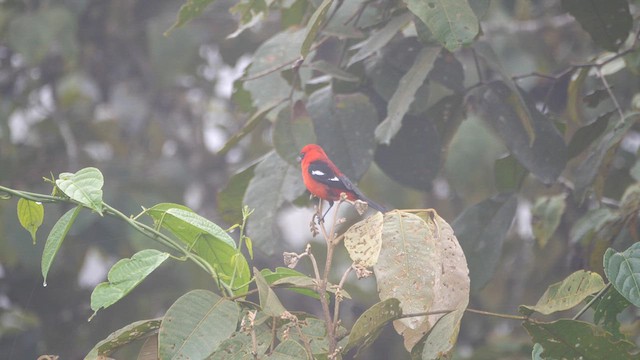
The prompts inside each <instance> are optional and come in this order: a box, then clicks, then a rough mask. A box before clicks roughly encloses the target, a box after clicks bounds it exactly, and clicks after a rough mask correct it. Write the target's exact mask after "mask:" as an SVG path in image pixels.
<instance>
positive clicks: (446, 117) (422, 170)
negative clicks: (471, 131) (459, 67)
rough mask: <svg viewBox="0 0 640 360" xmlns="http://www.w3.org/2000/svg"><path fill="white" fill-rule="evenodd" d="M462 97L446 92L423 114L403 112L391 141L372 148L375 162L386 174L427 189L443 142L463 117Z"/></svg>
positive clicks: (418, 188) (417, 188)
mask: <svg viewBox="0 0 640 360" xmlns="http://www.w3.org/2000/svg"><path fill="white" fill-rule="evenodd" d="M463 100H464V99H463V97H462V96H461V95H450V96H446V97H444V98H442V99H441V100H440V101H438V102H437V103H436V104H434V105H433V106H431V107H430V108H429V109H428V110H427V112H426V114H421V115H419V116H411V115H405V117H404V119H403V120H402V127H401V128H400V130H399V131H398V133H397V134H396V136H395V137H394V138H393V139H392V140H391V143H390V144H389V145H379V146H378V148H377V149H376V153H375V161H376V164H377V165H378V166H379V167H380V169H382V171H384V173H385V174H386V175H387V176H389V177H390V178H392V179H394V180H396V181H397V182H399V183H401V184H403V185H406V186H410V187H412V188H414V189H416V190H421V191H429V190H431V183H432V181H433V180H434V179H435V178H436V176H437V175H438V170H439V169H440V165H441V162H442V157H443V156H442V154H443V152H442V148H443V146H445V147H446V146H447V144H448V141H450V140H451V137H452V136H453V134H455V132H456V130H457V129H458V126H459V125H460V123H461V122H462V120H463V110H462V109H463V105H462V103H463ZM415 154H421V155H420V156H419V157H417V156H415ZM398 159H412V161H398Z"/></svg>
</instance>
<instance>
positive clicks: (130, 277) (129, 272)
mask: <svg viewBox="0 0 640 360" xmlns="http://www.w3.org/2000/svg"><path fill="white" fill-rule="evenodd" d="M168 257H169V254H168V253H164V252H160V251H158V250H154V249H145V250H142V251H139V252H137V253H135V254H134V255H133V256H132V257H131V258H130V259H121V260H120V261H118V262H117V263H115V264H114V265H113V266H112V267H111V270H109V274H107V280H108V282H103V283H100V284H98V286H96V288H95V289H93V292H92V293H91V310H93V315H92V316H91V317H92V318H93V317H94V316H95V315H96V313H97V312H98V310H100V309H106V308H108V307H109V306H111V305H113V304H115V303H116V302H118V301H119V300H120V299H122V298H123V297H125V296H126V295H127V294H128V293H129V292H131V290H133V289H134V288H135V287H136V286H138V284H140V283H141V282H142V281H143V280H144V279H145V278H146V277H147V276H149V274H151V273H152V272H153V271H154V270H155V269H157V268H158V266H160V265H161V264H162V263H163V262H164V261H165V260H167V258H168Z"/></svg>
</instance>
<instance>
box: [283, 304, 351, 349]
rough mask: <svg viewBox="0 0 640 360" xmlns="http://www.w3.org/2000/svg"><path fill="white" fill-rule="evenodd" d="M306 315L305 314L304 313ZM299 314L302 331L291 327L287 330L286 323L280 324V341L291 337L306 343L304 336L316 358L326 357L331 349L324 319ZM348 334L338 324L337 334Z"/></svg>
mask: <svg viewBox="0 0 640 360" xmlns="http://www.w3.org/2000/svg"><path fill="white" fill-rule="evenodd" d="M303 316H304V315H303ZM303 316H299V317H298V319H300V320H302V321H300V322H299V325H300V332H301V333H302V335H301V334H300V332H298V331H292V329H289V330H288V331H286V332H285V330H286V329H287V328H289V327H288V326H287V325H289V324H285V325H284V326H280V328H279V329H278V339H280V341H284V340H286V339H291V340H294V341H296V342H298V343H299V344H304V341H303V338H302V337H303V336H304V337H305V338H306V340H307V341H308V342H309V344H310V348H311V353H312V354H313V358H314V359H318V358H320V359H325V358H326V356H327V353H328V351H329V341H328V339H327V325H326V324H325V322H324V321H322V320H319V319H316V318H313V317H308V316H307V317H304V318H303ZM345 334H346V330H345V329H344V328H343V327H342V326H338V328H337V329H336V336H337V337H342V336H344V335H345Z"/></svg>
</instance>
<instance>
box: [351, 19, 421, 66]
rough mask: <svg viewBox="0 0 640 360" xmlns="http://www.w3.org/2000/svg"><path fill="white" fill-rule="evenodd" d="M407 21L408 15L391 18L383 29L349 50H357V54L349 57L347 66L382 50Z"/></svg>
mask: <svg viewBox="0 0 640 360" xmlns="http://www.w3.org/2000/svg"><path fill="white" fill-rule="evenodd" d="M409 21H411V14H410V13H404V14H401V15H398V16H394V17H392V18H391V20H389V22H388V23H387V24H386V25H385V26H384V27H382V28H380V29H379V30H376V31H374V32H373V33H372V34H371V35H369V37H368V38H367V39H366V40H365V41H364V42H362V43H360V44H358V45H356V46H354V47H352V48H351V49H352V50H354V49H358V52H356V53H355V54H354V55H353V56H352V57H351V59H350V60H349V63H348V65H347V66H351V65H353V64H355V63H357V62H358V61H362V60H364V59H366V58H368V57H369V56H371V55H373V54H374V53H375V52H377V51H379V50H380V49H382V48H383V47H384V46H385V45H387V44H388V43H389V41H391V39H393V37H394V36H396V35H397V34H398V32H399V31H400V30H402V28H404V27H405V26H407V24H408V23H409Z"/></svg>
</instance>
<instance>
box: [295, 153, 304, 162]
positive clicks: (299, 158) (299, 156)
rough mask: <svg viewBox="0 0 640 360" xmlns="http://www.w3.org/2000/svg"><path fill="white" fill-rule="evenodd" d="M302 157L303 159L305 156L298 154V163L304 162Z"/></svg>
mask: <svg viewBox="0 0 640 360" xmlns="http://www.w3.org/2000/svg"><path fill="white" fill-rule="evenodd" d="M302 157H303V155H302V154H298V156H296V161H297V162H300V161H302Z"/></svg>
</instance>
